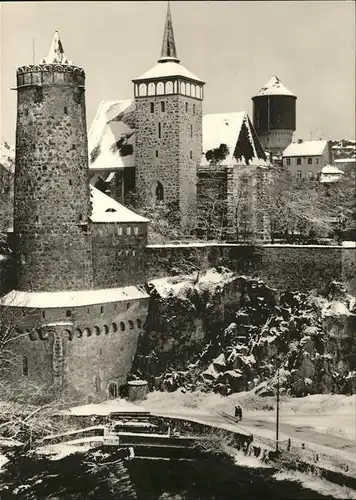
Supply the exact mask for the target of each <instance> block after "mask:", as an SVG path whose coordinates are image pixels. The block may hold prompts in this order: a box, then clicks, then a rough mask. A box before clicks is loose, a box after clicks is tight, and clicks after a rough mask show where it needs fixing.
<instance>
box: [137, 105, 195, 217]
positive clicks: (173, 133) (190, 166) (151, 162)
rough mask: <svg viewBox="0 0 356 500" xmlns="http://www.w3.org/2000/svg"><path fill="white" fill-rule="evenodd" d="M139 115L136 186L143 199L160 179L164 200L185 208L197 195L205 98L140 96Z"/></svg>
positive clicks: (150, 196)
mask: <svg viewBox="0 0 356 500" xmlns="http://www.w3.org/2000/svg"><path fill="white" fill-rule="evenodd" d="M151 103H153V104H154V112H153V113H151ZM161 103H164V106H165V111H162V108H161ZM186 104H187V108H186ZM193 106H194V107H193ZM136 116H137V123H136V135H135V136H136V139H135V140H136V143H135V152H136V186H137V192H138V194H139V195H140V196H141V199H142V202H143V203H147V202H148V201H149V200H150V199H152V197H153V196H154V191H153V190H154V185H155V183H156V182H157V181H159V182H161V183H162V185H163V188H164V201H165V203H167V204H170V203H179V206H180V209H181V212H182V213H184V212H186V211H187V209H188V206H189V204H190V203H191V202H192V201H193V202H195V196H196V168H197V165H198V164H199V162H200V156H201V150H202V101H200V100H198V99H195V98H192V97H187V96H182V95H162V96H148V97H139V98H137V99H136ZM159 124H161V125H160V126H161V138H159V133H158V128H159ZM191 127H192V129H191ZM191 135H192V137H191ZM157 155H158V156H157ZM191 157H192V158H191Z"/></svg>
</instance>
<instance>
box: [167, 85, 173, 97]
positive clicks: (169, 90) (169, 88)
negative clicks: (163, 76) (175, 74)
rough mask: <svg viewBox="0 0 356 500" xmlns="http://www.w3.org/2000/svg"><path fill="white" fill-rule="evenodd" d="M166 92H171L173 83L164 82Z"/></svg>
mask: <svg viewBox="0 0 356 500" xmlns="http://www.w3.org/2000/svg"><path fill="white" fill-rule="evenodd" d="M166 94H173V83H172V82H167V83H166Z"/></svg>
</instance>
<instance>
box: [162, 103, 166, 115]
mask: <svg viewBox="0 0 356 500" xmlns="http://www.w3.org/2000/svg"><path fill="white" fill-rule="evenodd" d="M161 111H162V113H164V112H165V111H166V103H165V102H164V101H162V102H161Z"/></svg>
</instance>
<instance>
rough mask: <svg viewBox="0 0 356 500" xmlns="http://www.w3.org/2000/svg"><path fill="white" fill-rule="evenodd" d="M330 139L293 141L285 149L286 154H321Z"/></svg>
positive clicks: (284, 155) (284, 153)
mask: <svg viewBox="0 0 356 500" xmlns="http://www.w3.org/2000/svg"><path fill="white" fill-rule="evenodd" d="M327 143H328V141H321V140H320V141H303V142H300V143H299V142H292V144H289V146H287V148H286V149H285V150H284V151H283V157H286V156H321V155H322V154H323V153H324V150H325V148H326V146H327Z"/></svg>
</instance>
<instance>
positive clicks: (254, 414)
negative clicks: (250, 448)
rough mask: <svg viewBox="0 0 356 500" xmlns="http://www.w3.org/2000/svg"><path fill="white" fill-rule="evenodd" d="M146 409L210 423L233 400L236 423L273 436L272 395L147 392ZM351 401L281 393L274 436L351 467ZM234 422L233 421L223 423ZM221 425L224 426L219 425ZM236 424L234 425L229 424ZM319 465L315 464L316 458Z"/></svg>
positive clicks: (355, 456)
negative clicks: (238, 412)
mask: <svg viewBox="0 0 356 500" xmlns="http://www.w3.org/2000/svg"><path fill="white" fill-rule="evenodd" d="M141 404H142V406H144V408H145V409H146V410H149V411H151V412H156V413H161V414H164V415H169V414H174V415H176V416H182V417H183V416H186V417H187V418H189V417H190V418H195V419H199V420H201V421H206V422H210V423H212V424H213V423H214V424H219V422H221V421H222V417H221V415H220V412H226V413H228V414H229V415H232V414H233V410H234V406H235V405H237V404H239V405H240V406H241V407H242V409H243V420H242V422H241V424H238V427H239V428H240V429H241V430H243V431H247V432H250V433H252V434H253V435H254V436H255V437H259V438H262V440H266V444H267V443H268V442H269V443H270V444H271V443H273V441H274V440H275V421H276V414H275V410H274V409H273V410H268V409H266V408H268V405H270V406H271V407H274V406H275V401H274V400H273V399H272V398H259V397H257V396H254V395H252V394H251V393H248V392H242V393H237V394H233V395H231V396H229V397H223V396H220V395H219V394H207V393H199V392H193V393H185V394H183V393H182V392H180V391H176V392H173V393H164V392H153V393H150V394H149V395H148V398H147V400H146V401H144V402H142V403H141ZM355 414H356V401H355V397H354V396H343V395H330V394H317V395H312V396H307V397H305V398H282V400H281V405H280V440H281V441H282V442H283V441H284V442H285V441H286V440H287V439H288V438H291V441H292V447H295V449H299V450H301V449H302V448H301V447H302V443H305V445H306V451H305V453H306V454H307V455H310V457H311V458H312V457H313V454H315V453H318V454H319V460H321V461H322V462H325V461H327V462H329V463H330V464H331V465H334V466H336V465H338V464H341V466H342V464H349V465H350V464H351V467H352V466H353V465H354V466H355V473H356V445H355V443H356V422H355ZM230 425H234V424H229V426H230ZM224 427H226V426H224ZM235 429H236V425H235ZM320 465H321V464H320Z"/></svg>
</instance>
